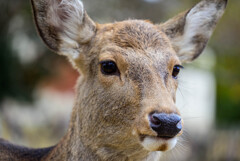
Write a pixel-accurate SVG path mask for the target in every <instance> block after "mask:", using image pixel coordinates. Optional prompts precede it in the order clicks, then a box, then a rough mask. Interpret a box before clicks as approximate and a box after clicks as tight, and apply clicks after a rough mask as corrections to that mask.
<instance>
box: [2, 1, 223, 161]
mask: <svg viewBox="0 0 240 161" xmlns="http://www.w3.org/2000/svg"><path fill="white" fill-rule="evenodd" d="M74 1H75V0H72V1H69V2H72V3H74ZM216 1H217V2H219V3H217V5H219V4H223V0H216ZM59 2H60V1H58V0H50V1H47V0H32V5H33V11H34V15H35V22H36V25H37V29H38V31H39V34H40V36H41V37H42V39H43V40H44V42H45V43H46V44H47V45H48V46H49V47H50V48H51V49H52V50H54V51H55V52H57V53H59V54H63V55H65V56H67V57H68V58H69V60H70V61H71V63H72V64H73V66H74V68H76V69H77V70H78V71H79V72H80V73H81V76H80V78H79V80H78V82H77V85H76V91H77V96H76V99H75V105H74V107H73V112H72V116H71V121H70V125H69V129H68V131H67V133H66V135H65V136H64V137H63V138H62V140H61V141H60V142H59V143H58V144H57V145H56V146H54V147H50V148H46V149H39V150H34V149H27V148H23V147H18V146H13V145H11V144H9V143H8V142H6V141H3V140H0V158H1V159H2V158H4V160H20V161H22V160H84V161H85V160H94V161H95V160H118V161H121V160H143V159H146V158H147V157H148V156H150V155H152V154H153V152H150V151H148V150H146V149H145V148H144V147H143V146H142V142H143V141H144V139H145V138H147V137H150V138H157V137H156V136H157V133H156V132H155V131H153V130H152V129H151V127H150V126H149V120H148V115H149V114H150V113H153V112H164V113H167V114H171V113H177V114H179V111H178V109H177V107H176V106H175V100H176V98H175V97H176V96H175V93H176V89H177V85H178V81H177V79H174V78H173V77H172V71H173V67H174V66H175V65H180V64H181V63H182V62H183V61H182V62H181V59H179V55H178V54H179V53H178V50H180V49H181V46H177V45H175V44H174V41H173V39H176V38H177V39H179V38H181V36H182V35H183V34H184V33H185V32H186V31H185V28H184V26H185V23H186V21H187V20H186V16H187V15H188V13H189V11H188V12H185V13H183V14H180V15H178V16H177V17H175V18H173V19H171V20H169V21H168V22H166V23H165V24H161V25H154V24H152V23H151V22H149V21H142V20H128V21H122V22H116V23H112V24H103V25H101V24H96V23H94V22H93V21H92V20H91V19H90V18H89V17H88V16H87V14H86V12H85V11H84V13H82V12H79V13H80V14H81V15H83V17H79V19H82V21H81V23H80V22H78V23H79V24H75V25H76V28H71V27H72V26H68V27H67V28H64V26H65V27H66V26H67V25H68V20H71V15H68V13H67V11H65V10H63V9H62V8H61V9H57V10H56V9H55V10H56V11H58V12H59V15H57V14H56V15H55V13H54V14H53V15H54V16H56V17H55V18H56V20H59V21H60V22H55V23H52V24H51V23H49V17H50V16H51V14H50V13H51V12H49V11H48V10H49V7H51V6H49V5H51V4H55V5H59ZM75 2H76V1H75ZM200 3H203V4H205V3H208V1H207V0H203V1H202V2H200ZM212 3H214V4H215V1H214V2H212ZM225 3H226V1H225ZM225 3H224V5H225ZM64 7H65V8H66V9H67V8H68V6H64ZM64 7H63V8H64ZM71 7H73V6H71ZM71 7H69V8H68V9H72V8H71ZM218 8H223V7H219V6H218ZM53 10H54V9H53ZM216 14H217V13H216ZM58 16H59V17H58ZM60 18H63V19H64V21H61V19H60ZM216 20H217V19H216V18H215V19H214V20H212V21H216ZM59 24H61V26H63V27H62V28H61V26H58V25H59ZM203 25H205V24H203ZM208 26H209V25H208ZM210 26H212V27H213V25H210ZM75 29H77V31H78V32H77V33H75V34H73V32H75V31H76V30H75ZM84 35H85V36H86V37H84ZM208 39H209V37H205V36H204V35H201V34H198V35H195V36H193V37H191V38H190V40H189V41H190V43H189V44H190V45H192V44H193V45H196V48H195V50H194V54H193V53H190V54H189V53H185V57H187V58H188V59H189V60H190V59H191V60H192V59H194V58H195V57H197V56H198V55H199V54H200V53H201V52H202V50H203V48H204V47H205V45H206V43H207V40H208ZM69 40H71V41H69ZM192 54H193V55H192ZM104 60H112V61H114V62H115V63H116V64H117V67H118V70H119V73H118V74H115V75H104V74H103V73H102V72H101V70H100V65H99V62H101V61H104ZM181 133H182V131H181V132H180V133H179V135H180V134H181ZM168 149H169V143H168V142H165V143H163V144H162V145H160V146H159V147H158V148H157V149H155V150H156V151H166V150H168ZM153 151H154V150H153ZM156 159H157V158H156Z"/></svg>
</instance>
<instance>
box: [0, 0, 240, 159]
mask: <svg viewBox="0 0 240 161" xmlns="http://www.w3.org/2000/svg"><path fill="white" fill-rule="evenodd" d="M82 1H83V3H84V4H85V8H86V10H87V12H88V14H89V15H90V17H91V18H92V19H93V20H94V21H96V22H99V23H105V22H113V21H120V20H124V19H129V18H131V19H133V18H137V19H149V20H151V21H152V22H154V23H159V22H164V21H165V20H167V19H168V18H171V17H172V16H174V15H176V14H177V13H179V12H181V11H184V10H186V9H188V8H190V7H192V6H193V5H194V4H195V3H197V2H198V1H197V0H181V1H180V0H131V1H129V0H101V1H97V0H82ZM0 6H1V10H0V15H1V16H0V24H1V25H0V73H1V75H0V137H3V138H5V139H7V140H10V141H11V142H13V143H17V144H20V145H25V146H31V147H45V146H50V145H53V144H56V143H57V141H58V140H59V139H60V138H61V137H62V136H63V135H64V133H65V132H66V129H67V126H68V121H69V118H70V113H71V109H72V105H73V100H74V84H75V82H76V79H77V77H78V73H77V72H76V71H74V70H73V69H72V68H71V65H70V63H68V61H67V60H66V59H65V58H64V57H61V56H58V55H57V54H54V53H52V52H51V51H49V50H48V49H47V47H46V46H45V45H44V44H43V43H42V41H41V40H40V38H39V36H38V35H37V32H36V30H35V27H34V24H33V18H32V14H31V8H30V2H29V1H26V0H8V1H4V0H0ZM239 6H240V1H239V0H230V2H229V4H228V7H227V10H226V12H225V15H224V16H223V18H222V19H221V21H220V22H219V23H218V25H217V28H216V30H215V32H214V34H213V36H212V38H211V40H210V42H209V44H208V47H207V49H206V50H205V51H204V53H203V54H202V55H201V56H200V58H199V59H198V60H197V61H195V62H194V63H192V64H188V65H185V69H184V70H183V71H182V73H181V75H180V84H179V89H178V92H177V105H178V107H179V108H180V110H181V112H182V114H183V118H184V122H185V127H186V128H185V129H186V131H185V132H184V135H183V137H182V138H181V139H180V141H179V143H178V145H177V148H175V150H173V151H170V152H169V153H168V155H166V156H164V158H163V160H169V161H181V160H183V161H186V160H188V161H202V160H205V161H240V63H239V62H240V43H239V42H240V10H239Z"/></svg>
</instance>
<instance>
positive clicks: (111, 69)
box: [100, 60, 119, 75]
mask: <svg viewBox="0 0 240 161" xmlns="http://www.w3.org/2000/svg"><path fill="white" fill-rule="evenodd" d="M100 66H101V72H102V73H103V74H105V75H117V74H118V73H119V72H118V67H117V65H116V63H115V62H114V61H111V60H106V61H101V62H100Z"/></svg>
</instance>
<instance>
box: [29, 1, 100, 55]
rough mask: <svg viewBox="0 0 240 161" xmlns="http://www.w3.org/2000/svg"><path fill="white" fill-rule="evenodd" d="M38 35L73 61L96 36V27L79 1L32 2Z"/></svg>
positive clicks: (49, 45)
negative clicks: (84, 45)
mask: <svg viewBox="0 0 240 161" xmlns="http://www.w3.org/2000/svg"><path fill="white" fill-rule="evenodd" d="M31 3H32V8H33V12H34V19H35V23H36V26H37V29H38V31H39V34H40V36H41V38H42V39H43V41H44V42H45V43H46V44H47V46H48V47H49V48H50V49H52V50H53V51H55V52H57V53H59V54H62V55H65V56H67V57H68V58H70V59H75V58H77V57H78V56H79V53H80V51H81V47H82V46H83V44H86V43H88V42H89V41H90V40H91V39H92V37H93V36H94V35H95V31H96V25H95V23H94V22H93V21H92V20H91V19H90V18H89V17H88V15H87V13H86V12H85V10H84V7H83V4H82V2H81V1H80V0H31Z"/></svg>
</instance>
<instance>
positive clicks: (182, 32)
mask: <svg viewBox="0 0 240 161" xmlns="http://www.w3.org/2000/svg"><path fill="white" fill-rule="evenodd" d="M226 4H227V0H202V1H201V2H199V3H198V4H197V5H195V6H194V7H193V8H192V9H190V10H189V11H187V12H184V13H181V14H179V15H177V16H176V17H174V18H172V19H170V20H168V21H167V22H165V23H163V24H160V25H159V28H160V30H162V31H163V32H164V33H165V34H166V35H167V36H168V38H169V39H170V41H171V43H172V45H173V48H174V49H175V51H176V53H177V55H178V56H179V58H180V60H181V61H182V62H190V61H192V60H194V59H195V58H197V57H198V56H199V55H200V54H201V53H202V51H203V50H204V48H205V46H206V44H207V42H208V40H209V38H210V36H211V35H212V32H213V30H214V28H215V26H216V23H217V22H218V20H219V19H220V17H221V16H222V15H223V12H224V9H225V7H226Z"/></svg>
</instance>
